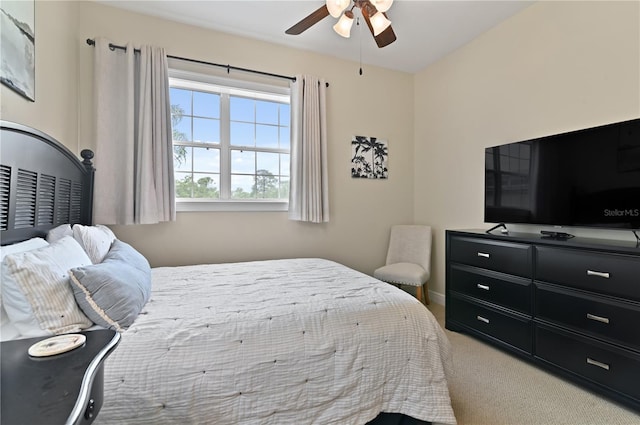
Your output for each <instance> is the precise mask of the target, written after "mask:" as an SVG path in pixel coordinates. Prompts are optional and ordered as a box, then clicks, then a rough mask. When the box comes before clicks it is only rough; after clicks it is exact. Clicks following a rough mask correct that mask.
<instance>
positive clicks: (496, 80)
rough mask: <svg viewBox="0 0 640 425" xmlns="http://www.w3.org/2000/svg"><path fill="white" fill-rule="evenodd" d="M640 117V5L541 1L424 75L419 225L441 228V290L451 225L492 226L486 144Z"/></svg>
mask: <svg viewBox="0 0 640 425" xmlns="http://www.w3.org/2000/svg"><path fill="white" fill-rule="evenodd" d="M639 116H640V3H638V2H610V1H607V2H605V1H602V2H591V1H584V2H549V1H544V2H538V3H536V4H534V5H533V6H531V7H529V8H527V9H525V10H524V11H523V12H521V13H520V14H518V15H516V16H514V17H512V18H511V19H509V20H507V21H505V22H503V23H502V24H501V25H499V26H497V27H495V28H493V29H492V30H490V31H489V32H487V33H485V34H483V35H482V36H481V37H479V38H477V39H476V40H474V41H473V42H471V43H469V44H468V45H466V46H465V47H463V48H461V49H459V50H458V51H456V52H454V53H453V54H451V55H450V56H448V57H447V58H445V59H443V60H441V61H440V62H438V63H436V64H435V65H433V66H431V67H429V68H427V69H426V70H424V71H422V72H420V73H418V74H417V75H416V76H415V140H416V142H415V143H416V146H415V149H416V168H415V179H416V185H415V189H416V193H415V219H416V221H418V222H426V223H431V224H432V225H433V226H434V228H435V240H434V256H433V258H432V261H433V262H434V272H433V275H432V279H431V282H430V285H431V289H433V290H435V291H437V292H439V293H444V278H445V272H444V265H445V263H444V249H445V246H444V245H445V239H444V235H445V234H444V231H445V229H456V228H457V229H461V228H487V227H488V226H487V225H485V224H484V223H483V202H484V198H483V196H484V189H483V182H484V148H485V147H488V146H494V145H497V144H501V143H508V142H512V141H518V140H525V139H529V138H534V137H538V136H543V135H548V134H553V133H558V132H565V131H570V130H574V129H579V128H586V127H591V126H596V125H601V124H606V123H610V122H615V121H622V120H626V119H631V118H637V117H639ZM521 227H522V226H521ZM527 230H529V231H536V232H537V231H538V230H539V228H535V227H533V226H531V227H530V228H528V229H527ZM565 231H566V230H565ZM570 232H571V233H575V234H582V235H584V234H589V236H593V237H605V238H606V237H615V238H624V239H629V240H633V235H632V234H631V232H628V231H627V232H612V231H598V232H596V231H591V232H588V231H586V230H584V229H571V231H570Z"/></svg>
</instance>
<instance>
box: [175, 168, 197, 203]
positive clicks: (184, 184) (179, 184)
mask: <svg viewBox="0 0 640 425" xmlns="http://www.w3.org/2000/svg"><path fill="white" fill-rule="evenodd" d="M175 180H176V198H191V196H192V194H193V176H192V175H191V173H175Z"/></svg>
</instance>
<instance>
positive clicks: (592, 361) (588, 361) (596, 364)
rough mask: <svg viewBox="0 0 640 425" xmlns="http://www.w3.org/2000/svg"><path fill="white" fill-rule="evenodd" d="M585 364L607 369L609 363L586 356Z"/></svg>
mask: <svg viewBox="0 0 640 425" xmlns="http://www.w3.org/2000/svg"><path fill="white" fill-rule="evenodd" d="M587 364H590V365H594V366H598V367H600V368H602V369H604V370H609V365H608V364H606V363H602V362H599V361H597V360H593V359H590V358H589V357H587Z"/></svg>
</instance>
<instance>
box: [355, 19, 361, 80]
mask: <svg viewBox="0 0 640 425" xmlns="http://www.w3.org/2000/svg"><path fill="white" fill-rule="evenodd" d="M356 25H357V26H358V38H359V39H360V75H362V26H361V25H360V17H359V16H358V19H357V20H356Z"/></svg>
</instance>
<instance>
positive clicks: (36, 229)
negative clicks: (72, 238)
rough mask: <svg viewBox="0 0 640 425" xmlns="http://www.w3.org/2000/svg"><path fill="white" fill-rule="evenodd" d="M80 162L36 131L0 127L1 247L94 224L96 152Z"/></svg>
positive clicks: (4, 123)
mask: <svg viewBox="0 0 640 425" xmlns="http://www.w3.org/2000/svg"><path fill="white" fill-rule="evenodd" d="M81 155H82V157H83V158H84V161H80V160H79V159H78V158H77V157H76V156H75V155H74V154H73V153H72V152H71V151H70V150H69V149H67V148H66V147H65V146H64V145H62V144H61V143H60V142H58V141H56V140H55V139H53V138H52V137H50V136H47V135H46V134H44V133H42V132H41V131H38V130H35V129H33V128H30V127H27V126H24V125H21V124H16V123H12V122H8V121H0V230H1V237H0V241H1V243H2V245H7V244H11V243H15V242H19V241H23V240H27V239H29V238H33V237H44V236H45V235H46V233H47V231H49V230H50V229H52V228H54V227H56V226H58V225H60V224H66V223H70V224H76V223H79V224H87V225H89V224H91V221H92V207H93V174H94V171H95V170H94V168H93V164H92V162H91V159H92V158H93V152H92V151H90V150H83V151H82V153H81Z"/></svg>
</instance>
